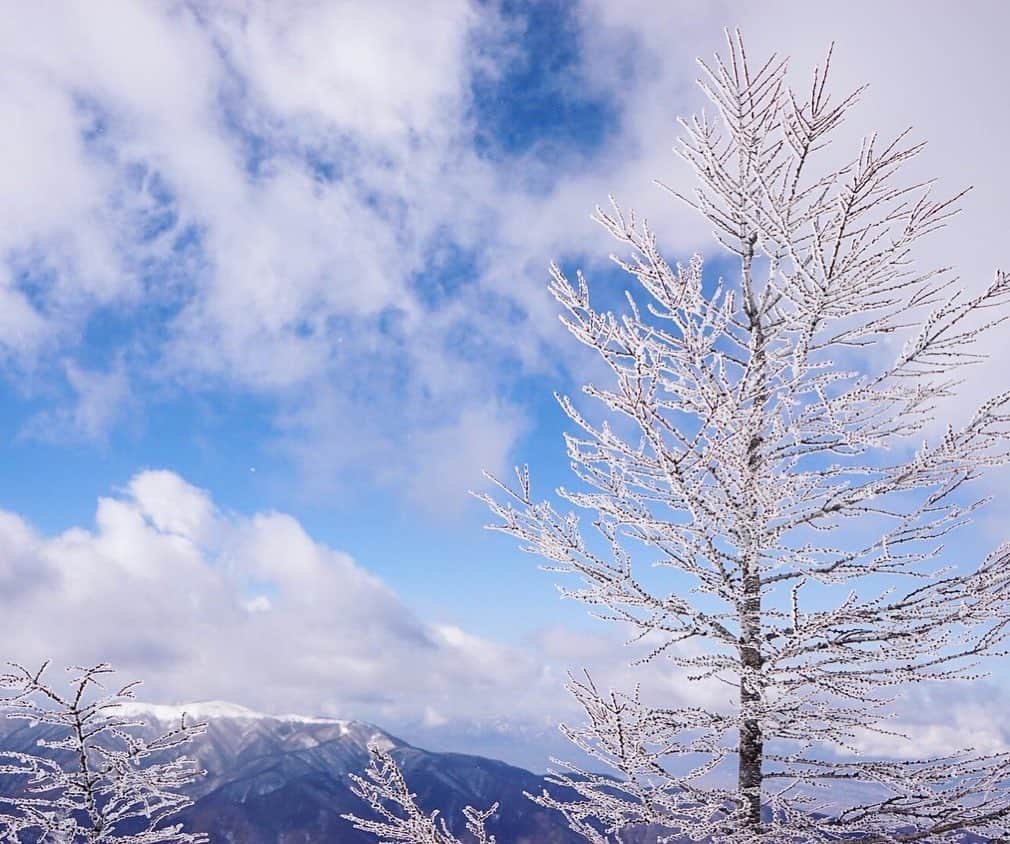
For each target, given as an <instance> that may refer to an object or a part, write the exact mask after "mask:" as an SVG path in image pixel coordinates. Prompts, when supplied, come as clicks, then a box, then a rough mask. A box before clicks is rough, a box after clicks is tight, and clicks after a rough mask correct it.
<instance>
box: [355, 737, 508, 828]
mask: <svg viewBox="0 0 1010 844" xmlns="http://www.w3.org/2000/svg"><path fill="white" fill-rule="evenodd" d="M368 750H369V753H370V755H371V761H370V763H369V766H368V768H367V770H366V771H365V776H364V777H361V776H358V775H357V774H351V780H352V781H353V783H354V784H353V785H352V786H351V791H353V792H354V794H356V795H357V796H358V797H360V798H361V799H362V800H364V801H365V802H367V803H368V805H369V806H371V807H372V811H373V812H374V813H375V816H376V817H375V818H362V817H359V816H357V815H342V816H341V817H343V818H345V819H346V820H349V821H350V822H351V823H353V824H354V826H355V828H356V829H359V830H361V831H362V832H369V833H372V834H373V835H375V836H377V837H378V839H379V842H380V844H461V842H460V839H458V838H457V837H455V836H454V835H453V834H452V833H451V832H450V831H449V827H448V825H447V824H446V822H445V818H442V817H439V813H438V811H437V810H436V811H434V812H432V813H431V814H425V813H424V812H423V811H422V810H421V809H420V807H419V806H418V805H417V802H416V797H417V795H416V794H414V793H412V792H411V790H410V789H409V788H408V787H407V782H406V780H405V779H404V778H403V773H402V772H401V771H400V769H399V768H398V767H397V766H396V762H395V761H394V760H393V757H392V756H391V755H390V753H389V751H388V750H387V749H385V748H383V747H382V746H380V745H378V744H370V745H369V746H368ZM496 811H498V804H497V803H495V804H494V805H492V806H491V808H489V809H486V810H484V811H478V810H476V809H474V808H473V807H471V806H467V807H466V808H465V809H463V816H464V818H465V819H466V828H467V831H468V832H469V833H470V834H471V835H472V836H473V840H474V841H475V842H476V844H495V838H494V836H493V835H488V834H487V831H486V830H485V828H484V825H485V823H486V822H487V820H488V818H490V817H491V816H492V815H494V813H495V812H496Z"/></svg>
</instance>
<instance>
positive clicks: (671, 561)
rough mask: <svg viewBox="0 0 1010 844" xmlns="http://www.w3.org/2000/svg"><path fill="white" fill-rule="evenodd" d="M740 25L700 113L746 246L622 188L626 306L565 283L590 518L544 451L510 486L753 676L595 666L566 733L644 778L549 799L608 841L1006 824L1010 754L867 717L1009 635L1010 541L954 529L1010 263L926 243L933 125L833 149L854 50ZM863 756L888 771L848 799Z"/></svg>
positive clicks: (724, 221) (947, 208)
mask: <svg viewBox="0 0 1010 844" xmlns="http://www.w3.org/2000/svg"><path fill="white" fill-rule="evenodd" d="M728 40H729V51H728V56H727V58H726V59H725V60H724V59H722V58H720V57H718V56H717V57H716V59H715V62H714V64H712V65H708V64H705V63H701V67H702V70H703V78H702V79H701V80H700V85H701V87H702V89H703V90H704V92H705V93H706V95H707V96H708V99H709V100H710V101H711V103H712V104H713V106H714V115H712V116H709V115H706V114H702V115H701V116H698V117H695V118H694V119H692V120H689V121H682V127H683V137H682V139H681V141H680V145H679V153H680V155H681V157H682V158H683V159H684V160H685V161H686V162H687V163H688V165H690V167H691V168H692V169H693V171H694V173H695V175H696V176H697V179H698V182H699V185H698V188H697V190H696V191H695V192H694V194H693V195H692V196H687V197H685V196H680V198H681V199H683V200H684V201H686V202H687V203H688V205H690V206H692V207H693V208H694V209H696V210H697V211H699V212H700V213H701V214H702V215H704V217H705V218H707V220H708V221H709V222H710V223H711V225H712V226H713V228H714V232H715V238H716V240H717V241H718V243H719V244H721V246H722V247H724V248H725V249H726V250H728V251H729V252H730V253H731V254H732V255H733V256H735V259H736V261H737V263H738V271H736V272H735V274H734V277H733V278H728V279H722V280H719V281H715V280H714V279H709V278H707V277H705V275H704V274H703V265H702V259H701V258H700V257H699V256H695V257H693V258H692V259H691V260H690V262H689V263H688V264H687V265H686V266H681V265H679V264H678V265H676V266H671V264H669V263H668V262H667V259H666V258H665V257H664V255H663V253H662V252H661V251H660V249H659V247H658V245H657V240H656V237H655V236H654V234H653V232H652V231H651V230H650V228H649V227H648V225H647V224H646V223H645V222H644V221H639V220H637V219H636V218H635V216H634V215H633V214H631V213H625V212H624V211H622V210H621V209H620V208H619V207H618V206H617V205H616V204H614V205H613V207H612V209H611V210H607V211H604V210H600V209H597V213H596V215H595V218H596V220H597V221H598V222H600V223H601V224H602V225H603V226H604V227H605V228H606V229H607V231H608V232H610V234H612V235H613V236H614V237H615V238H616V239H617V240H618V241H619V242H620V243H621V244H622V245H623V246H624V247H626V248H627V249H628V250H630V253H631V254H630V257H617V258H615V260H616V262H617V264H618V265H619V267H620V268H621V269H622V270H624V271H625V272H626V273H627V274H628V275H629V276H630V279H631V281H632V285H631V286H632V288H633V289H632V290H630V291H629V292H628V293H627V297H626V298H627V307H626V309H625V310H624V312H623V313H621V314H615V313H613V312H609V311H600V310H597V308H596V307H595V306H594V303H593V302H592V301H591V300H590V290H589V285H588V284H587V282H586V281H585V279H584V278H583V277H582V275H581V274H579V276H578V278H577V281H576V282H575V283H572V282H570V281H569V280H568V278H566V276H565V275H564V274H563V273H562V271H561V270H560V269H559V268H558V267H557V266H554V267H553V268H552V278H553V281H552V284H551V292H552V293H553V295H554V296H555V298H556V299H557V301H558V302H559V303H560V305H561V306H562V308H563V309H564V316H563V321H564V324H565V325H566V326H567V328H568V329H569V331H570V332H571V333H572V334H573V335H574V337H575V338H576V339H577V340H579V341H580V342H581V343H583V344H584V345H586V346H588V347H589V348H590V349H592V350H593V351H594V352H595V353H596V354H597V355H598V357H599V359H600V360H601V361H602V363H603V364H604V365H605V367H606V370H605V371H606V372H607V377H608V382H607V383H605V384H604V385H603V386H595V385H588V386H586V387H584V393H585V394H586V395H587V396H588V397H589V398H590V399H592V400H595V401H596V402H598V403H599V404H598V405H596V407H597V408H601V409H602V417H603V418H602V421H594V419H593V418H592V414H590V413H589V412H587V411H584V410H581V409H580V408H579V407H577V406H576V403H575V402H574V401H572V400H571V399H569V398H567V397H560V402H561V406H562V408H563V409H564V411H565V413H566V414H567V416H568V418H569V419H570V420H571V422H572V423H573V424H574V426H575V427H576V429H577V431H578V433H576V434H574V435H570V436H567V437H566V439H567V447H568V456H569V458H570V460H571V464H572V467H573V469H574V471H575V473H576V474H577V476H578V479H579V481H580V485H579V488H578V489H574V490H566V489H561V490H559V491H558V494H559V496H560V498H561V499H563V500H564V501H566V502H567V503H568V504H569V505H571V506H572V507H574V508H575V511H576V513H577V512H582V513H585V514H588V516H589V520H590V525H591V530H590V531H588V532H587V531H586V530H585V529H584V526H583V524H582V522H581V521H580V518H579V516H578V515H576V514H574V513H573V514H568V515H565V514H563V513H559V512H557V511H556V510H555V508H554V506H553V505H552V504H550V503H546V502H544V503H541V502H539V501H537V500H535V499H534V497H533V494H532V493H531V489H530V479H529V474H528V471H526V470H521V471H519V472H518V485H517V486H516V487H514V488H513V487H507V486H505V485H500V486H501V489H502V490H504V491H505V493H506V496H507V497H506V498H505V499H504V500H496V499H494V498H491V497H487V498H486V500H487V502H488V504H489V505H490V507H491V509H492V510H493V511H494V513H495V514H496V515H497V516H498V517H499V518H500V520H501V521H500V523H499V524H497V525H496V526H495V527H496V528H497V529H499V530H502V531H504V532H506V533H508V534H510V535H512V536H515V537H518V538H519V539H520V540H521V541H522V542H523V543H524V546H525V550H528V551H531V552H533V553H535V554H537V555H539V556H541V557H543V558H546V560H547V561H548V569H549V570H552V571H557V572H562V573H564V574H571V575H575V576H577V577H578V578H580V579H581V583H582V585H581V587H579V588H575V589H570V590H565V594H566V595H568V596H571V597H574V598H577V599H579V600H581V601H584V602H585V603H587V604H588V605H590V606H591V607H593V608H595V609H596V610H597V611H599V612H600V613H601V614H602V616H603V617H606V618H610V619H614V620H616V621H618V622H620V623H622V624H624V625H630V627H631V628H632V630H633V631H634V632H635V636H636V638H642V639H643V640H644V641H645V642H647V643H649V644H650V645H651V646H652V650H651V652H650V653H649V655H648V656H647V657H646V658H645V659H644V660H642V662H643V663H645V664H647V665H648V664H652V665H655V664H656V662H657V661H660V660H666V664H667V665H670V666H673V667H675V668H676V669H678V670H679V671H681V672H683V674H684V675H685V677H686V679H687V681H703V680H712V679H717V680H720V681H722V682H723V683H724V684H726V687H727V688H728V689H732V690H733V691H732V694H728V695H727V698H728V700H727V705H726V706H725V707H723V708H718V709H713V710H709V709H706V708H701V707H678V706H676V705H669V702H664V701H662V700H660V701H655V702H651V703H650V702H647V701H646V700H644V699H643V698H642V697H641V696H640V695H639V693H637V692H636V693H618V692H602V691H600V690H598V689H597V687H596V686H595V684H594V683H593V682H592V680H591V679H587V680H586V681H585V682H574V681H573V682H572V683H571V684H570V689H571V691H572V692H573V693H574V695H575V696H576V698H577V699H578V700H579V702H580V703H581V705H582V707H583V708H584V710H585V713H586V715H587V718H588V722H587V724H586V725H585V726H584V727H581V728H578V729H568V730H567V733H568V735H569V737H570V738H571V739H572V740H573V741H574V742H575V743H576V744H577V745H578V746H579V747H581V748H582V749H583V750H585V751H586V752H588V753H589V754H591V755H592V756H594V757H595V758H596V759H598V760H602V761H603V762H604V763H606V764H607V765H609V766H610V767H611V768H613V769H614V770H615V771H616V772H617V774H618V775H619V781H615V780H614V779H612V778H610V777H603V776H599V775H596V774H593V773H589V772H586V771H581V770H577V769H575V768H573V769H572V770H571V772H570V773H562V774H556V775H555V781H556V782H557V783H559V784H562V785H564V786H567V787H568V788H570V789H573V790H574V791H575V792H577V794H578V795H579V797H578V798H577V799H574V800H570V801H569V800H558V799H555V798H554V797H552V796H551V795H550V794H549V793H546V792H545V793H544V794H543V795H542V796H540V797H539V798H537V799H538V800H539V802H541V803H542V804H543V805H545V806H549V807H553V808H556V809H558V810H559V811H561V812H563V813H564V814H565V815H566V816H567V818H568V820H569V822H570V824H571V826H572V828H573V829H575V830H576V831H578V832H580V833H581V834H583V835H584V836H585V837H586V838H587V839H588V840H591V841H594V842H609V841H619V840H622V838H621V836H622V831H624V833H625V835H627V834H628V832H627V831H628V830H630V829H631V828H640V827H643V826H646V825H651V826H652V828H653V829H656V828H658V829H660V830H663V831H664V833H665V834H666V835H667V836H669V837H671V838H672V839H677V840H679V839H682V838H687V839H692V840H703V839H704V840H714V841H719V842H741V844H742V843H743V842H756V841H767V842H772V841H775V842H807V841H839V840H847V839H852V838H856V839H858V840H860V841H879V842H896V841H913V840H915V841H923V840H928V841H941V840H955V839H956V838H957V836H958V835H959V834H960V832H961V831H968V830H970V831H973V832H975V833H977V834H979V835H982V836H985V837H1001V836H1002V835H1003V834H1004V820H1005V818H1006V817H1007V815H1008V810H1010V799H1008V782H1010V756H1008V754H1006V753H995V754H990V755H986V754H979V753H974V752H973V751H972V750H971V749H964V750H955V749H952V752H951V753H950V755H946V756H943V757H940V758H925V759H915V760H908V761H893V760H889V759H886V758H873V757H868V756H861V755H860V754H859V746H860V741H861V738H863V737H865V735H866V733H867V732H868V731H870V732H872V731H877V732H879V733H885V734H886V733H888V732H889V731H890V730H891V729H893V726H889V715H890V714H891V713H893V711H894V707H893V706H892V704H893V703H894V701H895V699H896V697H897V696H898V695H899V694H900V692H901V690H902V688H903V687H906V686H908V685H909V684H918V683H924V682H933V681H950V680H958V679H960V680H972V679H974V678H976V677H977V676H979V675H978V672H977V669H976V666H977V663H978V661H979V660H980V659H981V658H983V657H985V656H986V655H992V654H996V653H999V652H1000V650H1001V648H1002V647H1003V646H1004V644H1005V640H1006V637H1007V633H1008V623H1010V551H1008V550H1007V549H1006V548H1001V549H999V550H997V551H995V552H994V553H992V554H991V556H989V557H988V558H987V559H985V560H984V561H983V562H982V563H981V564H977V565H976V564H972V563H970V562H968V561H965V560H964V559H963V556H964V554H963V553H957V552H956V551H955V552H953V553H951V552H949V551H947V550H946V549H945V546H944V540H945V538H946V537H947V536H948V535H949V534H950V533H951V532H952V531H954V530H955V529H957V528H959V527H962V526H963V525H965V524H966V523H967V522H968V521H969V520H970V519H971V517H972V514H973V513H974V512H975V511H976V509H977V508H978V507H980V506H981V505H982V504H983V503H984V501H983V500H981V499H980V498H977V497H973V496H972V495H971V494H970V490H969V483H970V482H971V481H973V480H975V479H976V478H978V477H979V475H980V474H981V473H982V472H983V471H984V470H986V469H987V468H988V467H992V466H996V465H1000V464H1004V463H1005V462H1006V460H1007V444H1008V440H1007V430H1008V422H1010V416H1008V409H1007V408H1008V404H1010V394H1008V393H1003V394H1001V395H998V396H996V397H994V398H992V399H991V400H989V401H986V402H985V403H983V404H982V405H981V406H980V407H979V408H978V409H977V410H976V411H975V412H974V413H973V414H971V416H970V418H969V420H968V422H967V423H966V424H964V425H963V426H960V427H953V426H948V427H947V428H946V430H941V431H939V432H937V433H933V432H932V430H931V429H930V424H931V422H932V421H933V417H934V415H935V412H936V409H937V408H938V407H939V406H941V404H942V403H946V402H948V401H949V400H950V399H951V398H952V397H954V396H955V394H956V388H957V386H958V384H959V381H960V377H961V376H960V374H959V373H960V370H961V369H962V368H963V367H964V366H966V365H968V364H971V363H974V362H976V361H978V360H979V359H980V358H981V355H980V354H979V351H978V348H977V347H976V346H975V341H976V340H977V339H978V338H979V337H980V336H981V335H982V334H984V333H985V332H986V331H988V330H990V329H992V328H993V327H994V326H995V325H997V324H999V323H1001V322H1002V321H1003V320H1005V319H1006V318H1007V315H1008V309H1007V304H1008V297H1010V278H1008V276H1007V275H1006V274H1004V273H997V274H996V276H995V279H994V280H993V282H992V283H991V284H990V285H988V286H987V287H985V289H983V290H982V291H981V292H979V293H977V294H974V295H969V294H967V293H966V292H965V291H964V290H963V289H962V288H961V286H960V285H959V282H958V280H957V279H956V278H954V277H952V276H950V274H949V273H947V272H945V271H943V270H920V269H918V268H916V266H915V265H914V264H913V263H912V249H913V247H914V245H915V244H916V242H917V241H919V239H920V238H922V237H924V236H926V235H928V234H929V233H931V232H933V231H935V230H936V229H938V228H940V227H941V226H943V225H944V222H945V221H946V220H947V218H949V217H950V215H951V214H953V213H954V212H955V203H956V199H957V197H954V198H953V199H939V200H938V199H935V198H933V197H932V195H931V192H930V185H929V184H928V183H919V184H914V183H913V184H907V183H903V182H902V181H901V170H902V166H903V165H904V164H905V163H906V162H908V161H909V160H910V159H912V158H913V157H914V156H916V155H917V154H918V153H919V151H920V149H921V148H922V145H921V144H908V142H907V141H906V135H905V134H903V135H901V136H899V137H898V138H897V139H896V140H894V141H892V142H886V143H885V142H881V141H879V140H878V139H877V137H876V136H870V137H868V138H867V139H865V140H864V141H863V143H862V146H861V148H860V149H859V151H858V154H857V155H856V156H855V158H854V159H853V160H851V161H850V162H849V163H847V164H845V165H844V166H841V167H837V168H836V167H831V166H828V167H826V168H821V167H820V163H819V162H820V161H821V159H822V158H823V154H822V151H823V149H824V147H825V145H826V144H827V142H828V140H829V138H830V137H831V136H832V133H833V132H834V131H835V130H836V129H837V128H838V126H839V125H840V124H841V123H842V121H843V119H844V118H845V116H846V115H847V114H848V112H849V110H850V108H851V107H852V106H853V104H854V103H855V101H856V99H857V96H858V93H859V92H858V91H857V92H856V93H854V94H852V95H850V96H848V97H845V98H844V99H840V100H832V98H831V97H830V96H829V95H828V91H827V84H826V83H827V73H828V64H829V62H830V52H829V54H828V61H826V62H825V64H824V65H823V66H822V67H821V68H819V69H818V70H816V71H815V73H814V77H813V83H812V85H811V87H810V89H809V90H808V91H807V92H806V93H805V94H803V93H796V92H794V91H792V90H790V88H789V87H788V85H787V80H786V65H785V62H784V61H779V60H777V59H775V58H774V57H773V58H772V59H770V60H769V61H767V62H765V63H763V64H760V65H757V66H755V65H754V64H752V63H750V62H749V61H748V58H747V55H746V53H745V50H744V45H743V41H742V39H741V38H740V36H739V34H738V33H737V34H736V35H734V36H731V37H730V38H729V39H728ZM678 196H679V195H678ZM944 406H946V405H944ZM649 564H651V565H652V566H657V567H660V569H664V570H668V573H669V579H668V580H667V581H666V582H665V583H664V582H663V581H662V579H661V577H660V575H662V571H660V572H651V573H648V574H643V569H642V567H643V566H648V565H649ZM673 763H679V766H680V767H678V768H677V773H673V768H674V764H673ZM685 766H686V768H687V770H686V772H685V771H684V768H685ZM730 771H732V779H729V778H728V776H727V774H729V772H730ZM845 782H849V783H859V784H861V785H864V786H867V787H872V790H871V791H870V796H868V797H866V798H865V800H863V802H860V803H858V804H853V803H851V802H850V803H836V802H834V801H833V800H832V793H831V788H830V787H833V786H836V785H839V784H844V783H845ZM625 840H627V839H625Z"/></svg>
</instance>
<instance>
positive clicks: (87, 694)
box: [0, 663, 208, 844]
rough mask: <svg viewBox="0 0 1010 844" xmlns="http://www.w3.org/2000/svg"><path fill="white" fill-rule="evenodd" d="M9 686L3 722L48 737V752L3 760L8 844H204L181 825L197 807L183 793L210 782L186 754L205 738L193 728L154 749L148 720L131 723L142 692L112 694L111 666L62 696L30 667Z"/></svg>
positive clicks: (94, 670) (74, 675)
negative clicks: (129, 712) (125, 711)
mask: <svg viewBox="0 0 1010 844" xmlns="http://www.w3.org/2000/svg"><path fill="white" fill-rule="evenodd" d="M12 668H13V670H12V671H11V672H10V673H8V674H6V675H4V676H3V677H0V688H4V689H5V690H6V691H7V696H6V697H5V698H3V699H2V700H0V712H2V714H3V715H5V716H6V717H7V718H13V719H18V720H25V721H28V722H29V723H30V724H31V725H32V726H33V727H41V728H42V729H43V730H45V737H43V738H40V739H39V740H38V746H39V752H38V753H37V754H28V753H5V754H2V755H0V776H3V778H4V779H3V781H4V782H5V783H7V784H8V788H13V787H16V788H17V791H16V792H15V793H9V792H8V789H0V831H2V832H3V833H4V834H3V838H2V840H3V841H10V842H21V841H26V842H29V841H30V842H39V844H85V843H86V844H99V843H100V842H117V844H199V842H206V841H207V840H208V839H207V837H206V836H205V835H204V834H202V833H188V832H184V831H183V830H182V827H181V825H180V824H178V823H171V818H172V816H173V815H175V814H176V813H178V812H179V811H180V810H181V809H184V808H186V807H187V806H189V805H190V804H191V802H192V801H190V799H189V798H188V797H185V796H184V795H183V794H181V793H180V789H181V788H182V787H184V786H185V785H187V784H189V783H191V782H192V781H193V780H194V779H196V778H197V777H198V776H200V775H201V773H202V772H201V770H200V769H199V766H198V765H197V763H196V762H195V761H193V760H192V759H188V758H186V757H185V756H179V755H178V751H179V749H180V747H181V746H182V745H183V744H185V743H186V742H188V741H189V740H190V739H192V738H193V737H195V736H197V735H199V734H200V733H202V732H203V730H204V729H205V725H203V724H189V723H187V722H186V720H185V716H183V719H182V721H181V723H180V724H179V726H178V727H177V728H176V729H174V730H171V731H169V732H167V733H165V734H163V735H160V736H158V737H157V738H154V739H151V740H148V739H145V738H143V736H142V735H141V732H142V731H143V728H144V727H145V723H144V722H143V721H142V720H138V719H135V718H128V717H123V715H122V714H121V711H122V704H124V703H127V702H128V701H131V700H133V699H134V689H135V688H136V686H137V685H138V683H130V684H128V685H126V686H123V687H122V688H120V689H119V690H118V691H115V692H113V693H108V692H106V690H105V687H104V685H103V682H102V681H103V679H107V678H108V676H109V675H111V674H112V673H113V670H112V668H111V667H110V666H109V665H107V664H102V665H96V666H93V667H90V668H79V667H73V668H70V669H68V671H69V672H71V674H70V680H69V683H68V684H67V685H68V689H67V690H66V691H64V690H61V689H60V688H58V687H57V685H55V684H53V683H51V682H49V680H48V679H47V678H46V676H45V672H46V670H47V668H48V663H45V664H43V666H42V667H41V668H40V669H39V670H38V671H31V670H29V669H27V668H25V667H24V666H21V665H13V666H12Z"/></svg>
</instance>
